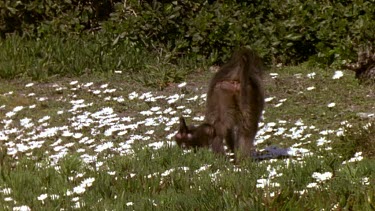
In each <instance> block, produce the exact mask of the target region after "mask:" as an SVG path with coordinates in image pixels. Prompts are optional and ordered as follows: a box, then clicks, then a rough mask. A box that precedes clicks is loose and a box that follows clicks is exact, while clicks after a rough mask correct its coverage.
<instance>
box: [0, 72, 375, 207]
mask: <svg viewBox="0 0 375 211" xmlns="http://www.w3.org/2000/svg"><path fill="white" fill-rule="evenodd" d="M341 73H342V72H335V71H332V70H329V71H328V70H323V69H318V68H311V67H307V66H305V65H300V66H297V67H285V68H278V69H270V70H268V71H267V72H266V74H265V86H266V93H267V105H266V108H265V112H264V115H263V121H262V122H261V125H260V130H259V132H258V135H257V142H256V148H257V151H258V152H262V151H264V149H266V148H267V147H277V148H279V149H285V150H287V151H288V153H289V154H290V155H291V157H288V158H284V159H267V160H263V161H251V160H248V161H244V162H242V163H240V164H238V165H233V164H232V163H231V162H230V161H229V159H227V158H224V157H220V156H216V155H214V154H213V153H212V152H210V151H208V150H199V151H197V152H196V153H194V152H192V151H183V150H181V149H179V148H178V147H176V146H175V144H174V142H173V135H174V133H175V131H176V129H177V126H178V124H177V123H178V117H179V116H181V115H183V116H185V117H187V119H188V121H189V122H192V123H194V124H199V123H200V122H201V121H202V120H203V112H204V104H205V93H206V89H207V84H208V81H209V79H210V77H211V76H212V74H213V73H211V72H209V71H196V72H194V74H191V75H190V76H188V77H187V79H186V82H187V83H186V85H185V84H180V86H178V84H174V83H171V84H169V86H168V87H166V89H164V90H163V91H159V90H157V89H153V88H147V87H145V86H144V85H143V83H140V82H136V81H134V80H133V79H131V78H129V77H127V76H126V74H123V73H121V72H120V71H119V72H116V73H113V74H109V75H104V74H101V75H96V74H86V75H84V76H80V77H71V78H67V77H62V78H53V79H50V80H47V82H30V81H27V80H26V79H24V80H2V81H0V119H1V122H0V144H1V152H0V162H1V166H0V172H1V175H0V209H1V210H72V209H82V210H89V209H91V210H375V162H374V159H375V138H374V134H375V123H374V118H363V117H359V116H358V113H367V114H372V115H373V114H374V113H375V89H374V87H373V86H372V87H371V86H361V85H359V84H358V83H357V81H356V80H355V79H354V77H353V74H352V73H351V72H343V75H342V74H341Z"/></svg>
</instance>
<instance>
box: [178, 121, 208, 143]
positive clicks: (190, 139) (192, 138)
mask: <svg viewBox="0 0 375 211" xmlns="http://www.w3.org/2000/svg"><path fill="white" fill-rule="evenodd" d="M214 137H215V129H214V127H213V126H211V125H210V124H207V123H203V124H201V125H199V126H198V127H195V126H187V125H186V122H185V119H184V118H183V117H180V128H179V130H178V132H177V134H176V136H175V139H176V142H177V145H178V146H180V147H183V148H198V147H209V146H210V144H211V141H212V140H213V138H214Z"/></svg>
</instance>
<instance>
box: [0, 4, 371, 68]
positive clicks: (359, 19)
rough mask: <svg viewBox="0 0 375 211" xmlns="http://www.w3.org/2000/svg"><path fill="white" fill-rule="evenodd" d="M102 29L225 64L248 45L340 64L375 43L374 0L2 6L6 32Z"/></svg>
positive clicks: (176, 55) (266, 53) (272, 54)
mask: <svg viewBox="0 0 375 211" xmlns="http://www.w3.org/2000/svg"><path fill="white" fill-rule="evenodd" d="M98 30H100V31H102V32H104V34H106V33H107V34H108V35H106V36H104V37H112V39H113V41H116V42H123V41H124V40H130V41H133V42H135V43H136V44H137V45H140V46H143V47H146V48H147V49H149V50H150V51H155V52H158V53H160V54H164V55H166V57H167V59H168V60H169V61H170V62H172V63H173V62H176V61H177V60H178V59H180V58H181V57H187V58H191V59H194V60H198V61H199V60H206V59H209V60H208V61H209V62H216V63H221V62H222V61H224V60H226V59H227V57H228V56H229V55H230V54H231V52H232V51H233V49H234V48H236V47H238V46H244V45H248V46H251V47H252V48H254V49H256V50H257V51H258V52H259V53H260V54H261V55H262V56H263V57H265V60H266V62H267V63H272V64H278V63H284V64H294V63H299V62H304V61H307V60H309V59H310V61H312V62H314V64H315V63H316V62H318V63H320V64H323V65H332V64H333V65H337V66H341V65H342V63H343V62H344V61H345V60H346V61H350V60H354V59H355V58H356V51H357V49H358V48H359V47H360V46H361V45H367V44H372V43H374V41H375V1H374V0H367V1H365V0H350V1H339V0H335V1H334V0H325V1H323V0H319V1H312V0H308V1H302V0H282V1H272V0H265V1H260V0H255V1H207V0H193V1H190V0H180V1H171V0H169V1H156V0H148V1H138V0H128V1H121V0H105V1H98V0H86V1H78V0H65V1H58V2H56V1H52V0H42V1H26V0H24V1H10V0H6V1H3V2H0V33H1V34H2V36H3V37H4V36H5V34H6V33H13V32H18V33H19V34H23V35H30V36H31V37H42V36H45V35H48V34H56V33H57V34H69V33H75V34H77V33H86V32H87V31H88V32H92V31H98Z"/></svg>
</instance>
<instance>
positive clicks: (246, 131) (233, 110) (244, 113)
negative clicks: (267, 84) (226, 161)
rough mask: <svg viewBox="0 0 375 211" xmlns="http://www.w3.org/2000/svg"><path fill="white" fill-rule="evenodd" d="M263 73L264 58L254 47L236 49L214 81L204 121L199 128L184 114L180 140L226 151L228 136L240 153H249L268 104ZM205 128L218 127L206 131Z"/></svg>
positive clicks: (238, 153) (178, 139)
mask: <svg viewBox="0 0 375 211" xmlns="http://www.w3.org/2000/svg"><path fill="white" fill-rule="evenodd" d="M261 75H262V63H261V60H260V58H259V57H258V56H257V55H256V54H255V53H254V52H253V51H252V50H250V49H247V48H242V49H240V50H239V51H237V52H236V53H234V55H233V56H232V58H231V60H230V61H229V62H228V63H227V64H225V65H224V66H223V67H221V68H220V70H219V71H218V72H217V73H216V74H215V75H214V77H213V78H212V80H211V82H210V85H209V89H208V93H207V105H206V113H205V115H206V116H205V121H204V123H203V124H202V125H200V126H198V127H196V128H194V127H186V124H185V120H184V119H183V118H181V119H180V121H181V124H180V129H179V131H178V133H177V134H176V136H175V139H176V142H177V143H184V144H185V145H186V146H193V147H201V146H209V147H211V148H212V150H213V151H215V152H218V153H224V145H223V140H225V141H226V143H227V145H228V147H229V148H230V149H231V150H232V151H233V152H235V154H236V155H240V156H249V155H250V153H251V150H252V147H253V142H254V138H255V135H256V132H257V130H258V122H259V120H260V117H261V114H262V111H263V107H264V90H263V85H262V84H263V82H262V79H261ZM184 125H185V126H184ZM181 126H182V127H181ZM184 127H185V128H189V130H184ZM205 128H210V129H211V128H213V129H214V130H213V131H212V130H209V131H210V133H206V132H205V131H206V130H205Z"/></svg>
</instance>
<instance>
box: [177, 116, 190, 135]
mask: <svg viewBox="0 0 375 211" xmlns="http://www.w3.org/2000/svg"><path fill="white" fill-rule="evenodd" d="M187 131H188V127H187V125H186V122H185V119H184V117H180V128H179V132H187Z"/></svg>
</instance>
